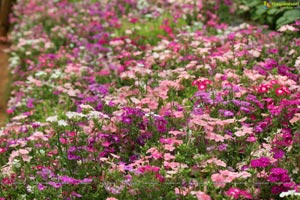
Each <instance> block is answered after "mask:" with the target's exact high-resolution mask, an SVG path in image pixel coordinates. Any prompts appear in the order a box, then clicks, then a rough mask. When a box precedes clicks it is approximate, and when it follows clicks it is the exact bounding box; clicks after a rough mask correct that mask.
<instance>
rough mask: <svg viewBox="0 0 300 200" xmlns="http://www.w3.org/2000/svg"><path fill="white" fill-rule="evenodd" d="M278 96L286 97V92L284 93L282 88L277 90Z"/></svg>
mask: <svg viewBox="0 0 300 200" xmlns="http://www.w3.org/2000/svg"><path fill="white" fill-rule="evenodd" d="M276 94H277V95H278V96H281V95H285V92H284V90H283V89H282V88H277V89H276Z"/></svg>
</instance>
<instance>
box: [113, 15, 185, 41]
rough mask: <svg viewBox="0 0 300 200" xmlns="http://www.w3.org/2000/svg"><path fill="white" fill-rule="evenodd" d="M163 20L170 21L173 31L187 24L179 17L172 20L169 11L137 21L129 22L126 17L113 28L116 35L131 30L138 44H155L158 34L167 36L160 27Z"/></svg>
mask: <svg viewBox="0 0 300 200" xmlns="http://www.w3.org/2000/svg"><path fill="white" fill-rule="evenodd" d="M164 20H168V21H169V22H170V24H169V25H170V27H171V28H172V30H173V31H174V29H175V27H176V29H177V30H178V29H180V28H182V27H184V26H186V25H187V22H186V20H184V19H182V18H180V19H178V20H177V21H176V22H174V19H173V16H172V15H171V14H170V13H163V14H161V15H160V16H159V17H157V18H148V19H147V20H144V21H138V22H137V23H131V22H129V21H128V19H122V20H121V27H120V28H118V29H115V30H114V34H115V35H116V36H117V37H121V36H125V35H126V31H127V30H130V31H132V34H131V36H130V38H131V39H133V40H135V42H137V43H138V44H140V45H145V44H151V45H156V44H157V43H158V42H159V41H160V40H161V38H160V37H159V36H165V37H166V36H167V33H166V32H165V31H164V30H163V29H162V28H161V26H162V25H163V24H164Z"/></svg>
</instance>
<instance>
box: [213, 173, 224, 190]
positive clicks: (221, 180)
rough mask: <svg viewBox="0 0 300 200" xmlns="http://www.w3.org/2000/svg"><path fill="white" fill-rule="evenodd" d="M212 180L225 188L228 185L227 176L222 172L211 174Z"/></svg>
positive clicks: (217, 185)
mask: <svg viewBox="0 0 300 200" xmlns="http://www.w3.org/2000/svg"><path fill="white" fill-rule="evenodd" d="M211 180H212V181H213V183H214V185H215V186H216V187H222V188H223V187H225V185H226V182H225V181H226V177H225V176H223V175H222V174H219V173H217V174H213V175H211Z"/></svg>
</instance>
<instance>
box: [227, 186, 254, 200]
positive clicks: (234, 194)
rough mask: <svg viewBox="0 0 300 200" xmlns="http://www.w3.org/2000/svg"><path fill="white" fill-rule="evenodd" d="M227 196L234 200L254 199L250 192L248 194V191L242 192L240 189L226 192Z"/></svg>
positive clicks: (231, 189)
mask: <svg viewBox="0 0 300 200" xmlns="http://www.w3.org/2000/svg"><path fill="white" fill-rule="evenodd" d="M225 195H226V196H230V197H233V198H234V199H239V198H243V199H252V196H251V194H250V193H249V192H247V191H246V190H241V189H239V188H230V189H229V190H227V191H226V192H225Z"/></svg>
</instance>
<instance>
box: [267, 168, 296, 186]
mask: <svg viewBox="0 0 300 200" xmlns="http://www.w3.org/2000/svg"><path fill="white" fill-rule="evenodd" d="M290 180H291V179H290V177H289V175H288V170H286V169H282V168H272V169H271V173H270V175H269V177H268V181H270V182H273V183H274V182H283V183H286V182H290Z"/></svg>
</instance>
